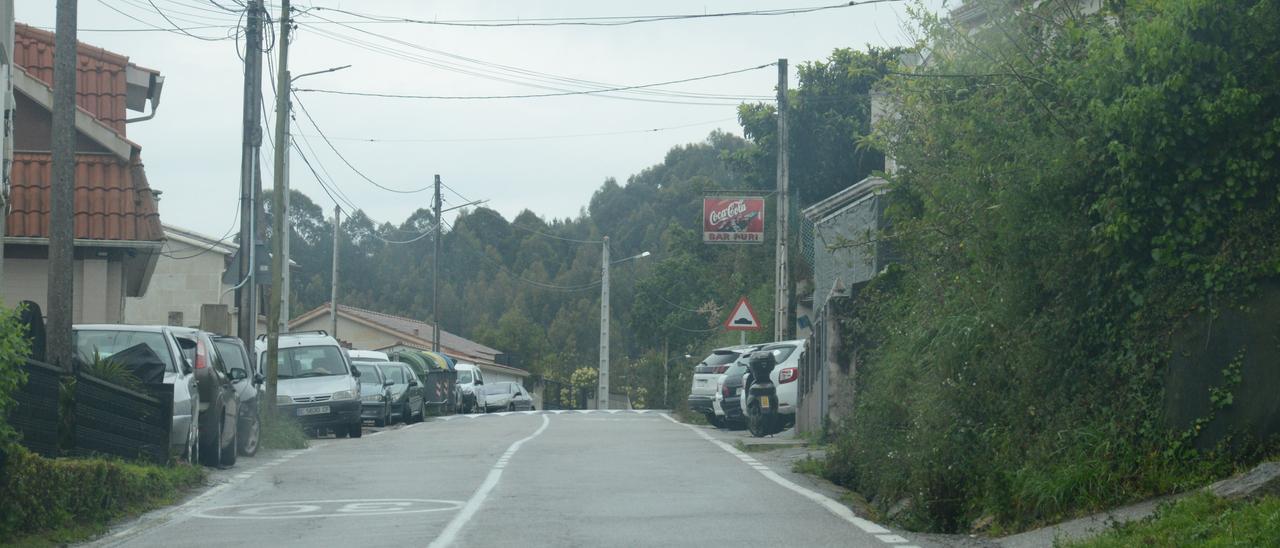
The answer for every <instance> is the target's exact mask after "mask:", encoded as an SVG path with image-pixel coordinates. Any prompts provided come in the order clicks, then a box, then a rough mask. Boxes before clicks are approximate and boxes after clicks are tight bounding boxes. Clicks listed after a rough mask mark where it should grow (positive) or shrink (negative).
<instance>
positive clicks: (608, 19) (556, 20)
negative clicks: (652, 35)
mask: <svg viewBox="0 0 1280 548" xmlns="http://www.w3.org/2000/svg"><path fill="white" fill-rule="evenodd" d="M895 1H900V0H863V1H851V2H842V3H840V4H830V5H824V6H811V7H806V8H780V9H768V10H754V11H732V12H720V13H689V14H671V15H634V16H595V17H546V18H532V19H464V20H453V21H448V20H446V21H439V20H435V21H428V20H422V19H411V18H406V17H388V16H379V15H373V14H365V13H359V12H354V11H349V10H344V9H340V8H328V7H322V6H315V7H313V8H310V10H308V11H333V12H337V13H342V14H346V15H350V16H352V17H357V18H360V19H364V20H367V21H370V22H375V23H412V24H419V25H439V26H453V27H556V26H605V27H616V26H623V25H633V24H639V23H654V22H660V21H675V20H686V19H711V18H720V17H743V16H759V17H763V16H777V15H797V14H802V13H813V12H818V11H826V10H833V9H841V8H849V7H854V6H861V5H866V4H879V3H882V2H895Z"/></svg>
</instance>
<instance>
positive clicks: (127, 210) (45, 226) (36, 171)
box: [5, 152, 164, 241]
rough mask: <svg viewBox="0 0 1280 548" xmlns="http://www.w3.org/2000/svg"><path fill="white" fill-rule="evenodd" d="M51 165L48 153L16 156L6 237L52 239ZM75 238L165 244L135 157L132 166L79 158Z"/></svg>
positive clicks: (87, 156) (105, 159)
mask: <svg viewBox="0 0 1280 548" xmlns="http://www.w3.org/2000/svg"><path fill="white" fill-rule="evenodd" d="M51 163H52V160H51V156H50V155H49V154H47V153H24V152H18V153H14V155H13V171H12V176H11V186H10V192H11V195H12V197H13V202H12V203H13V209H12V211H11V213H10V214H9V215H8V216H7V217H6V219H5V220H6V223H5V235H6V236H10V237H30V238H47V237H49V177H50V174H49V172H50V164H51ZM74 234H75V237H76V238H79V239H90V240H145V241H159V240H162V239H164V230H163V229H162V228H161V227H160V213H159V212H158V211H157V210H156V201H155V196H154V195H153V194H152V192H151V187H150V186H149V185H147V181H146V176H145V175H144V172H143V169H142V162H141V161H140V160H139V159H138V156H137V155H136V154H135V155H134V156H133V160H132V161H131V162H128V163H126V162H122V161H120V160H119V159H118V158H116V157H115V156H110V155H104V154H80V155H77V156H76V189H75V231H74Z"/></svg>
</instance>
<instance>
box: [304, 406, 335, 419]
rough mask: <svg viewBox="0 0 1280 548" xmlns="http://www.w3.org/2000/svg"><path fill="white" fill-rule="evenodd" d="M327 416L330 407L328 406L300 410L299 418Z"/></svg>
mask: <svg viewBox="0 0 1280 548" xmlns="http://www.w3.org/2000/svg"><path fill="white" fill-rule="evenodd" d="M327 414H329V406H327V405H322V406H320V407H303V408H302V409H299V410H298V416H299V417H305V416H307V415H327Z"/></svg>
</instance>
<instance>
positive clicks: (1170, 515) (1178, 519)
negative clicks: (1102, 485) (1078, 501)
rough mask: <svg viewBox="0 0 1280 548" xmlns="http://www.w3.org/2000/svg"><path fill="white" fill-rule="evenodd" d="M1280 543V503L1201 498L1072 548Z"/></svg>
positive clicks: (1269, 499) (1270, 499)
mask: <svg viewBox="0 0 1280 548" xmlns="http://www.w3.org/2000/svg"><path fill="white" fill-rule="evenodd" d="M1277 539H1280V497H1266V498H1262V499H1258V500H1250V501H1238V502H1233V501H1227V500H1225V499H1221V498H1218V497H1216V496H1214V495H1213V494H1211V493H1197V494H1195V495H1191V496H1189V497H1186V498H1183V499H1180V500H1178V501H1175V502H1172V503H1169V504H1167V505H1165V506H1163V507H1161V508H1160V509H1159V510H1158V511H1157V512H1156V514H1155V515H1154V516H1152V517H1150V518H1148V519H1145V520H1141V521H1135V522H1131V523H1126V524H1123V525H1120V526H1118V527H1116V528H1115V529H1114V530H1112V531H1109V532H1107V533H1105V534H1103V535H1102V536H1099V537H1097V538H1094V539H1090V540H1088V541H1084V542H1075V543H1066V544H1064V546H1065V547H1071V548H1127V547H1129V546H1214V547H1217V546H1239V547H1242V548H1243V547H1254V546H1274V545H1275V543H1276V542H1277Z"/></svg>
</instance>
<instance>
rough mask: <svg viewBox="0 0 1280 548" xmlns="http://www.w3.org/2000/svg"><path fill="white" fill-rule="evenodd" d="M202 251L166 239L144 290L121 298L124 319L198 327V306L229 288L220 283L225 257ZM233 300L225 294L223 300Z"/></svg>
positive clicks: (144, 323) (227, 301)
mask: <svg viewBox="0 0 1280 548" xmlns="http://www.w3.org/2000/svg"><path fill="white" fill-rule="evenodd" d="M204 250H205V248H203V247H195V246H192V245H190V244H186V243H183V242H178V241H175V240H172V239H170V240H168V241H166V242H165V244H164V250H163V254H162V255H160V258H159V259H158V260H157V261H156V269H155V272H154V273H153V274H152V275H151V285H149V286H148V287H147V291H146V293H145V294H143V296H141V297H128V298H126V299H125V304H124V321H125V322H126V323H131V324H137V325H182V326H187V327H199V325H200V306H201V305H204V304H218V302H219V299H220V298H222V293H223V292H224V291H226V290H228V289H230V288H231V286H230V285H229V284H224V283H222V272H223V270H225V269H226V260H227V259H226V256H225V255H223V254H222V253H219V252H217V251H208V252H204V253H201V252H202V251H204ZM175 257H177V258H175ZM234 300H235V297H234V295H231V294H228V295H227V297H226V300H225V301H223V303H224V304H228V305H231V306H233V307H234V305H235V303H234V302H233V301H234ZM178 315H180V316H181V320H180V321H178V317H177V316H178ZM171 317H173V319H174V321H173V322H172V323H171V322H170V318H171Z"/></svg>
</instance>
